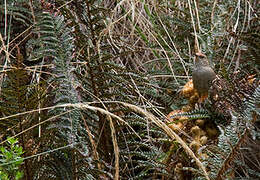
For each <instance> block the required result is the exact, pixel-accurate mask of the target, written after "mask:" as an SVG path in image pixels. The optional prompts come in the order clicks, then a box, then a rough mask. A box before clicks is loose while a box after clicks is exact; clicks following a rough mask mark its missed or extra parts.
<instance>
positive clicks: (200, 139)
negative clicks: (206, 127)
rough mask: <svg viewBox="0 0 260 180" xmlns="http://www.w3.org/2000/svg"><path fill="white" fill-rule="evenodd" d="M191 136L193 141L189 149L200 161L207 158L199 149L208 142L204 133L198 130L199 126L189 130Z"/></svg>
mask: <svg viewBox="0 0 260 180" xmlns="http://www.w3.org/2000/svg"><path fill="white" fill-rule="evenodd" d="M191 134H192V138H193V141H191V143H190V148H191V149H192V150H193V151H194V153H196V154H197V155H198V157H199V158H200V159H205V158H207V154H205V153H202V151H201V150H200V148H201V147H202V146H203V145H205V144H206V143H207V142H208V138H207V136H205V132H204V131H203V130H202V129H200V128H199V126H194V127H192V128H191Z"/></svg>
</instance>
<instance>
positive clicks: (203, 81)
mask: <svg viewBox="0 0 260 180" xmlns="http://www.w3.org/2000/svg"><path fill="white" fill-rule="evenodd" d="M215 77H216V74H215V72H214V70H213V69H212V68H211V67H210V65H209V62H208V60H207V57H206V56H205V55H204V54H202V53H201V52H198V53H196V57H195V67H194V70H193V72H192V80H193V86H194V89H195V90H196V91H197V93H198V95H199V100H198V102H199V103H202V102H203V101H204V100H205V99H206V98H207V97H208V91H209V88H210V85H211V82H212V81H213V80H214V79H215Z"/></svg>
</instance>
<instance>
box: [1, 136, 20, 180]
mask: <svg viewBox="0 0 260 180" xmlns="http://www.w3.org/2000/svg"><path fill="white" fill-rule="evenodd" d="M17 142H18V141H17V139H12V138H8V140H7V144H8V147H4V146H1V147H0V151H1V154H0V162H1V164H0V178H1V179H3V180H8V179H15V180H19V179H21V178H22V177H23V172H22V171H21V170H20V166H21V164H22V163H23V158H22V157H21V155H22V154H23V149H22V147H21V146H19V145H18V144H17Z"/></svg>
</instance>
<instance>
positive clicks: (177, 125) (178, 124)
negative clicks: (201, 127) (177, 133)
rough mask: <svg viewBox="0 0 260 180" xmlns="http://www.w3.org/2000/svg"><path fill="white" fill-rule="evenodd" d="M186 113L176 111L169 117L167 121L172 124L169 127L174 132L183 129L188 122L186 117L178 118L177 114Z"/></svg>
mask: <svg viewBox="0 0 260 180" xmlns="http://www.w3.org/2000/svg"><path fill="white" fill-rule="evenodd" d="M180 113H184V111H182V110H174V111H172V112H170V113H169V114H168V115H167V120H168V121H169V122H170V123H169V127H170V128H171V129H172V130H178V129H183V127H184V122H185V121H186V120H188V118H187V117H185V116H176V115H177V114H180Z"/></svg>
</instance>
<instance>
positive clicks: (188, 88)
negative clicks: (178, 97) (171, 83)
mask: <svg viewBox="0 0 260 180" xmlns="http://www.w3.org/2000/svg"><path fill="white" fill-rule="evenodd" d="M181 94H182V95H183V96H184V97H186V98H190V97H191V96H193V95H194V87H193V83H192V80H190V81H188V82H187V83H186V84H185V85H184V86H183V88H182V90H181Z"/></svg>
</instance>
